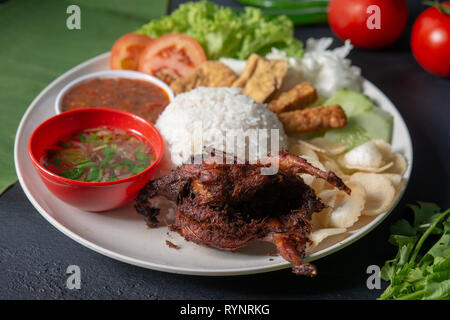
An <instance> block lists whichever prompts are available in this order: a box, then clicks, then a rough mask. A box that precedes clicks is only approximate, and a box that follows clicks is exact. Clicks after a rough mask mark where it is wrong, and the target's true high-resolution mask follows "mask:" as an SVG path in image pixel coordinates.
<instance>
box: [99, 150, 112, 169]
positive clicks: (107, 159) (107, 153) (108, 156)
mask: <svg viewBox="0 0 450 320" xmlns="http://www.w3.org/2000/svg"><path fill="white" fill-rule="evenodd" d="M102 152H103V154H104V155H105V159H103V161H102V163H101V164H100V168H103V167H105V166H107V165H108V164H109V162H110V161H111V160H112V158H114V151H112V150H111V148H110V147H106V148H104V149H103V150H102Z"/></svg>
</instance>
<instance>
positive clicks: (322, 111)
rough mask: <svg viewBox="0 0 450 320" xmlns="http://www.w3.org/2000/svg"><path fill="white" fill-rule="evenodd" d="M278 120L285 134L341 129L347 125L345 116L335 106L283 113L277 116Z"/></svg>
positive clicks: (340, 109)
mask: <svg viewBox="0 0 450 320" xmlns="http://www.w3.org/2000/svg"><path fill="white" fill-rule="evenodd" d="M278 118H279V119H280V121H281V122H282V123H283V126H284V130H285V131H286V133H304V132H311V131H319V130H326V129H331V128H342V127H344V126H345V125H346V124H347V116H346V115H345V112H344V110H342V108H341V106H339V105H337V104H333V105H331V106H327V107H314V108H309V109H303V110H294V111H289V112H283V113H279V114H278Z"/></svg>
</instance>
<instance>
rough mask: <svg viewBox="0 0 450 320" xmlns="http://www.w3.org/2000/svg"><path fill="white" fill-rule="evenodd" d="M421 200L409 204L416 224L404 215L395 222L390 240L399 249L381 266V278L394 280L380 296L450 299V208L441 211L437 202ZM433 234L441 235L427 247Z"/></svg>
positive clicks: (389, 297) (407, 298)
mask: <svg viewBox="0 0 450 320" xmlns="http://www.w3.org/2000/svg"><path fill="white" fill-rule="evenodd" d="M418 204H419V205H410V206H409V207H410V208H411V209H412V210H413V212H414V223H413V225H411V224H410V223H409V222H408V221H406V220H404V219H403V220H400V221H397V222H396V223H394V224H393V225H392V226H391V232H392V235H391V236H390V238H389V242H391V243H392V244H394V245H395V246H397V247H398V252H397V255H396V257H395V258H394V259H392V260H388V261H386V263H385V265H384V267H383V268H382V269H381V278H382V279H383V280H386V281H390V282H391V283H390V285H389V286H388V287H387V288H386V290H385V291H384V292H383V294H382V295H381V296H380V298H379V299H382V300H387V299H397V300H415V299H423V300H430V299H433V300H436V299H439V300H448V299H450V220H448V219H447V215H448V214H449V213H450V209H448V210H446V211H445V212H441V209H440V208H439V207H438V206H437V205H436V204H434V203H428V202H418ZM433 234H435V235H440V238H439V239H438V240H437V241H436V242H435V243H434V244H433V245H432V246H431V248H430V249H429V250H428V251H426V250H425V248H429V242H430V240H431V239H429V237H430V236H431V235H433ZM427 240H428V241H427ZM424 251H425V252H424Z"/></svg>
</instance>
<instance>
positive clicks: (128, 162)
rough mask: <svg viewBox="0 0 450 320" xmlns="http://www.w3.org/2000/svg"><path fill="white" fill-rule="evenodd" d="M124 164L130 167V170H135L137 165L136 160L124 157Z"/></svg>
mask: <svg viewBox="0 0 450 320" xmlns="http://www.w3.org/2000/svg"><path fill="white" fill-rule="evenodd" d="M123 164H124V165H126V166H127V167H128V169H130V171H133V169H134V167H135V166H136V162H134V161H131V160H129V159H124V160H123Z"/></svg>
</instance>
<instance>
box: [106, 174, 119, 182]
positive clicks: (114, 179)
mask: <svg viewBox="0 0 450 320" xmlns="http://www.w3.org/2000/svg"><path fill="white" fill-rule="evenodd" d="M116 180H117V177H116V175H115V174H114V172H111V174H110V175H109V178H108V181H116Z"/></svg>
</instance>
